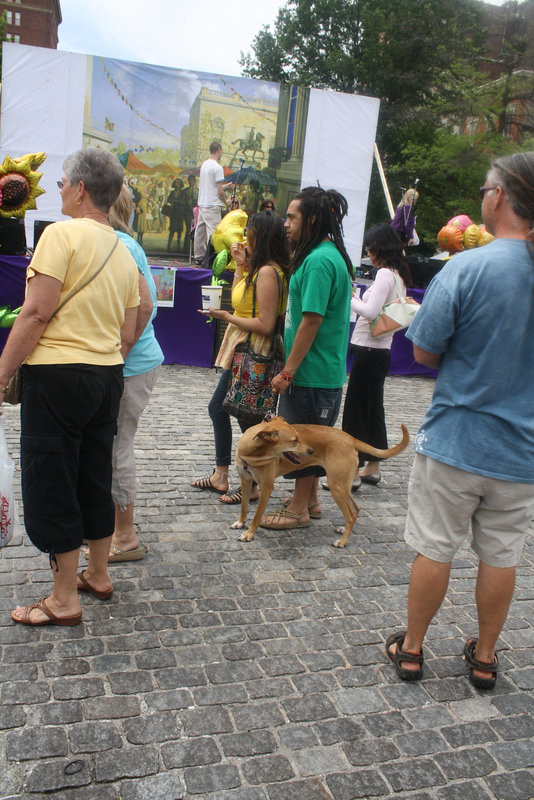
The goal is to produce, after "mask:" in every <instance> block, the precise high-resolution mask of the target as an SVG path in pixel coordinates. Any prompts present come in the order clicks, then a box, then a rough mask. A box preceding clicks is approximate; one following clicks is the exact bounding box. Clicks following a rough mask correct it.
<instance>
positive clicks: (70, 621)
mask: <svg viewBox="0 0 534 800" xmlns="http://www.w3.org/2000/svg"><path fill="white" fill-rule="evenodd" d="M34 608H38V609H39V611H42V612H43V614H46V616H47V618H48V619H43V620H41V621H40V622H34V621H33V620H32V619H31V618H30V614H31V612H32V611H33V609H34ZM14 613H15V612H14V611H12V612H11V618H12V619H13V620H14V621H15V622H20V623H21V624H22V625H31V626H33V627H37V626H39V625H65V626H67V627H72V626H73V625H77V624H78V623H79V622H80V621H81V619H82V612H81V611H80V613H79V614H73V615H72V616H71V617H56V615H55V614H54V612H53V611H50V609H49V608H48V606H47V605H46V598H43V599H42V600H39V601H38V602H37V603H33V605H31V606H24V607H23V609H22V616H21V617H20V619H19V618H18V617H15V616H14Z"/></svg>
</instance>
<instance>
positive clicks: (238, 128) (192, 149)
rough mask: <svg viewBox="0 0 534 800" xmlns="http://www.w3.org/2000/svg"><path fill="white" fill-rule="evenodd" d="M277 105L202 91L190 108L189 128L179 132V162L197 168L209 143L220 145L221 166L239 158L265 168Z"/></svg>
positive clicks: (249, 98)
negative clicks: (180, 154) (180, 143)
mask: <svg viewBox="0 0 534 800" xmlns="http://www.w3.org/2000/svg"><path fill="white" fill-rule="evenodd" d="M277 115H278V102H275V101H269V100H266V99H265V98H261V97H245V96H242V95H240V96H239V98H236V96H235V93H233V92H228V91H215V90H213V89H211V88H208V87H203V88H202V89H201V90H200V92H199V94H198V95H197V97H196V98H195V101H194V103H193V105H192V107H191V112H190V115H189V124H188V125H186V126H185V127H184V128H183V129H182V158H184V159H186V160H188V161H190V162H191V163H194V164H195V165H200V164H201V163H202V162H203V161H204V159H205V158H206V153H207V152H208V150H209V145H210V142H212V141H214V140H216V141H219V142H221V144H222V147H223V152H224V156H225V163H227V164H228V166H229V167H233V166H235V165H237V164H238V163H239V158H244V159H246V160H247V161H250V162H251V163H252V164H254V166H256V167H257V168H258V169H263V168H264V167H266V166H267V165H268V161H269V149H270V148H271V147H272V146H273V144H274V139H275V135H276V122H277Z"/></svg>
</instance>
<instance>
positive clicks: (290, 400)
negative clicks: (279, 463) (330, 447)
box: [278, 384, 343, 478]
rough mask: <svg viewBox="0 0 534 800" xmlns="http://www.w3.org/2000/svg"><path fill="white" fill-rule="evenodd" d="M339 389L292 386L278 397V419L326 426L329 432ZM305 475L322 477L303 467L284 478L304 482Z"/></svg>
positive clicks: (317, 470) (335, 415)
mask: <svg viewBox="0 0 534 800" xmlns="http://www.w3.org/2000/svg"><path fill="white" fill-rule="evenodd" d="M342 396H343V387H341V388H339V389H316V388H314V387H312V386H295V385H294V384H292V385H291V386H290V387H289V389H288V390H287V392H284V394H282V395H280V400H279V401H278V415H279V416H280V417H283V418H284V419H285V421H286V422H289V424H290V425H297V424H305V425H327V426H328V427H330V428H333V427H334V425H335V424H336V420H337V418H338V416H339V410H340V408H341V398H342ZM309 475H315V476H317V477H321V476H322V475H326V472H325V471H324V469H323V468H322V467H319V466H314V467H306V468H305V469H301V470H298V472H290V473H288V474H287V475H284V478H306V477H307V476H309Z"/></svg>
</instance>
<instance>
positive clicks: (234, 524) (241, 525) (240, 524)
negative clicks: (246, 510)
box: [230, 520, 245, 530]
mask: <svg viewBox="0 0 534 800" xmlns="http://www.w3.org/2000/svg"><path fill="white" fill-rule="evenodd" d="M244 527H245V523H244V522H240V521H239V520H237V522H232V524H231V525H230V528H234V530H239V529H240V528H244Z"/></svg>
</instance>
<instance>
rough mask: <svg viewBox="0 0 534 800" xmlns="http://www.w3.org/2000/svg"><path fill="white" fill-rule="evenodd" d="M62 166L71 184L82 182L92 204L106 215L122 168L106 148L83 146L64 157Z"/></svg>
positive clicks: (122, 173)
mask: <svg viewBox="0 0 534 800" xmlns="http://www.w3.org/2000/svg"><path fill="white" fill-rule="evenodd" d="M63 169H64V170H65V174H66V176H67V178H68V181H69V183H70V185H71V186H73V185H75V184H77V183H78V182H79V181H82V182H83V184H84V186H85V188H86V190H87V194H88V195H89V197H90V198H91V200H92V202H93V203H94V204H95V206H96V207H97V208H98V209H100V211H104V212H105V213H106V214H107V213H108V211H109V209H110V208H111V206H112V205H113V203H114V202H115V200H116V199H117V197H118V196H119V192H120V190H121V187H122V181H123V177H124V170H123V168H122V165H121V163H120V161H119V159H118V158H117V156H115V155H113V153H110V152H109V151H108V150H100V149H99V148H97V147H86V148H85V149H84V150H77V151H76V152H75V153H71V154H70V156H67V158H66V159H65V161H64V163H63Z"/></svg>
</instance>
